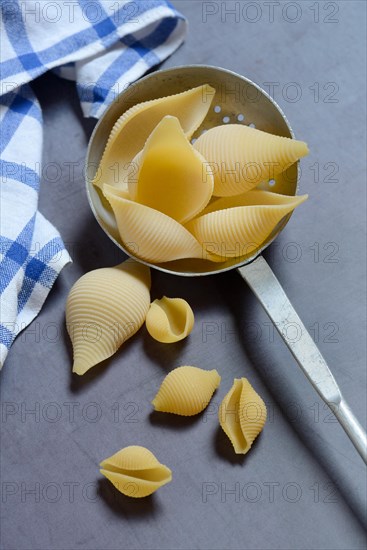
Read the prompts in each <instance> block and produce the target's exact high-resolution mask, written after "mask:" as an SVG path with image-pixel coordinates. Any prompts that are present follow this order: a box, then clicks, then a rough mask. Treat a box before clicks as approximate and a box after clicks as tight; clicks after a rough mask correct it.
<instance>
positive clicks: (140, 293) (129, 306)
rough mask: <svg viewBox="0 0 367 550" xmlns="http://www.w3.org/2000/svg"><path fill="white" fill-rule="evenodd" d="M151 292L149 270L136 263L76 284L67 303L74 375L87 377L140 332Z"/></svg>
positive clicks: (105, 270)
mask: <svg viewBox="0 0 367 550" xmlns="http://www.w3.org/2000/svg"><path fill="white" fill-rule="evenodd" d="M149 289H150V270H149V267H147V266H145V265H142V264H139V263H137V262H135V261H133V260H127V261H126V262H124V263H122V264H120V265H118V266H116V267H106V268H102V269H96V270H94V271H90V272H89V273H86V274H85V275H83V277H81V278H80V279H79V280H78V281H77V282H76V283H75V284H74V286H73V287H72V289H71V290H70V293H69V296H68V299H67V302H66V326H67V330H68V333H69V335H70V338H71V341H72V344H73V351H74V365H73V372H75V373H77V374H84V373H85V372H87V370H89V369H90V368H91V367H94V365H97V364H98V363H100V362H101V361H103V360H104V359H107V358H108V357H110V356H111V355H113V354H114V353H115V352H116V351H117V350H118V348H119V347H120V346H121V344H123V342H125V340H127V339H128V338H130V337H131V336H132V335H133V334H135V333H136V332H137V331H138V329H139V328H140V327H141V326H142V324H143V323H144V321H145V317H146V314H147V312H148V309H149V305H150V292H149Z"/></svg>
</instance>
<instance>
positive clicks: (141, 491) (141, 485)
mask: <svg viewBox="0 0 367 550" xmlns="http://www.w3.org/2000/svg"><path fill="white" fill-rule="evenodd" d="M100 466H101V469H100V472H101V474H103V475H104V476H105V477H106V478H107V479H108V480H109V481H111V483H112V484H113V485H114V486H115V487H116V489H117V490H118V491H120V493H123V494H124V495H126V496H129V497H134V498H140V497H146V496H148V495H151V494H152V493H154V492H155V491H156V490H157V489H159V488H160V487H162V486H163V485H166V483H169V482H170V481H171V480H172V472H171V470H170V469H169V468H167V466H164V464H161V463H160V462H159V461H158V460H157V458H156V457H155V456H154V454H153V453H152V452H151V451H149V449H146V448H145V447H140V446H138V445H132V446H130V447H125V448H124V449H121V450H120V451H118V452H117V453H115V454H114V455H112V456H110V457H109V458H106V459H105V460H103V461H102V462H101V464H100Z"/></svg>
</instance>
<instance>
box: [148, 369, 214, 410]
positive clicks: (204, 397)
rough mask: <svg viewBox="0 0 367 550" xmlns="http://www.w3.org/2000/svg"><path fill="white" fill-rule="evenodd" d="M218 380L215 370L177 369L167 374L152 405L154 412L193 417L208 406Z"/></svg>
mask: <svg viewBox="0 0 367 550" xmlns="http://www.w3.org/2000/svg"><path fill="white" fill-rule="evenodd" d="M220 380H221V377H220V376H219V374H218V372H217V371H216V370H215V369H214V370H210V371H207V370H203V369H199V368H198V367H191V366H183V367H178V368H176V369H174V370H173V371H171V372H170V373H169V374H167V376H166V377H165V379H164V380H163V382H162V384H161V386H160V388H159V390H158V393H157V395H156V396H155V398H154V400H153V401H152V404H153V406H154V409H155V410H156V411H161V412H167V413H173V414H178V415H181V416H193V415H195V414H198V413H200V412H201V411H203V410H204V409H205V408H206V407H207V406H208V404H209V401H210V400H211V398H212V395H213V393H214V392H215V390H216V389H217V388H218V386H219V384H220Z"/></svg>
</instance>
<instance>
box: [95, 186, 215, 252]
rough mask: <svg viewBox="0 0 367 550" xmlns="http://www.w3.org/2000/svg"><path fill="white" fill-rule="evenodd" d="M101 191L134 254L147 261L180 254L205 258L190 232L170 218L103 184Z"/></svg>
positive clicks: (123, 238)
mask: <svg viewBox="0 0 367 550" xmlns="http://www.w3.org/2000/svg"><path fill="white" fill-rule="evenodd" d="M103 193H104V195H105V197H106V198H107V200H108V201H109V203H110V204H111V207H112V210H113V212H114V214H115V218H116V222H117V226H118V229H119V233H120V237H121V240H122V242H123V244H124V245H125V247H126V248H127V250H129V251H130V252H131V253H132V254H134V256H136V257H138V258H141V259H142V260H145V261H147V262H151V263H161V262H169V261H171V260H178V259H181V258H202V259H203V258H205V251H203V249H202V247H201V245H200V244H199V243H198V241H197V240H196V239H195V237H193V235H192V234H191V233H190V232H189V231H188V230H187V229H185V227H183V226H182V225H181V224H179V223H178V222H177V221H176V220H174V219H173V218H170V217H169V216H167V215H166V214H163V213H162V212H159V211H158V210H155V209H153V208H150V207H149V206H144V205H142V204H139V203H137V202H133V201H130V200H127V199H124V198H122V197H121V196H117V195H116V194H114V191H113V189H112V188H111V187H110V186H107V185H105V186H104V188H103Z"/></svg>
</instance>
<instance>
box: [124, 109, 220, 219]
mask: <svg viewBox="0 0 367 550" xmlns="http://www.w3.org/2000/svg"><path fill="white" fill-rule="evenodd" d="M135 162H136V163H137V164H138V166H139V168H138V174H137V177H135V178H130V179H129V182H128V183H129V194H130V197H131V198H132V200H135V201H136V202H138V203H140V204H144V205H145V206H149V207H150V208H154V209H156V210H159V211H160V212H163V213H164V214H166V215H167V216H170V217H171V218H173V219H175V220H176V221H178V222H180V223H185V222H186V221H188V220H190V219H191V218H193V217H194V216H196V215H197V214H198V213H199V212H200V211H201V210H202V209H203V208H204V207H205V206H206V205H207V204H208V202H209V200H210V197H211V196H212V193H213V187H214V183H213V176H212V174H210V173H208V174H204V173H203V163H204V162H205V159H204V158H203V157H202V156H201V155H200V154H199V153H198V152H197V151H195V149H194V148H193V146H192V145H191V143H190V142H189V140H188V139H187V138H186V136H185V134H184V132H183V130H182V128H181V126H180V123H179V120H178V119H177V118H176V117H172V116H166V117H164V118H163V119H162V120H161V122H160V123H159V124H158V125H157V126H156V128H155V129H154V130H153V132H152V133H151V135H150V136H149V138H148V140H147V142H146V144H145V146H144V149H143V151H142V153H141V154H139V155H138V157H135ZM204 175H205V177H203V176H204Z"/></svg>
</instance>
